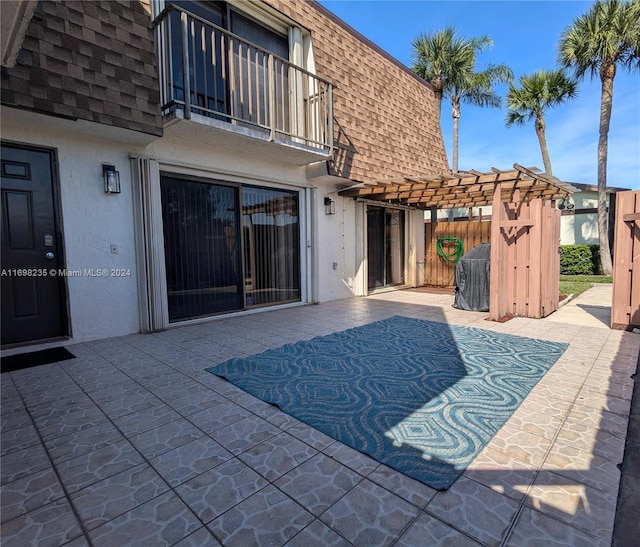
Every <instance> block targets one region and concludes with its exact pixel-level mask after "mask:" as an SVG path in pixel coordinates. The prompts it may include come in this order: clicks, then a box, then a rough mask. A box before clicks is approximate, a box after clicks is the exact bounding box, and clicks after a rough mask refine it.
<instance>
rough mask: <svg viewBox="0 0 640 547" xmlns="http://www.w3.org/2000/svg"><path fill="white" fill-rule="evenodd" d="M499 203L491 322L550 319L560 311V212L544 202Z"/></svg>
mask: <svg viewBox="0 0 640 547" xmlns="http://www.w3.org/2000/svg"><path fill="white" fill-rule="evenodd" d="M497 194H498V199H497V200H496V199H494V205H493V219H492V226H491V281H490V300H489V318H490V319H492V320H494V321H497V320H499V319H501V318H503V317H505V316H515V315H518V316H521V317H537V318H539V317H546V316H547V315H549V314H550V313H552V312H554V311H555V310H556V309H558V301H559V292H560V288H559V284H560V253H559V246H560V211H559V210H557V209H555V208H552V207H550V206H548V205H546V204H545V202H543V201H542V200H541V199H534V200H531V201H528V202H521V201H520V202H519V201H513V202H511V203H503V202H502V201H500V199H499V190H498V192H497Z"/></svg>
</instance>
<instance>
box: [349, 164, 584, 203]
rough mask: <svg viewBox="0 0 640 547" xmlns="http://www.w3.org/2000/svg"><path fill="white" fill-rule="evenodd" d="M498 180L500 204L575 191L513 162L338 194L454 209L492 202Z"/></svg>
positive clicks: (367, 184)
mask: <svg viewBox="0 0 640 547" xmlns="http://www.w3.org/2000/svg"><path fill="white" fill-rule="evenodd" d="M497 183H500V184H499V186H500V201H502V202H503V203H513V202H520V201H531V200H533V199H542V200H545V201H547V200H552V201H554V200H556V199H562V198H566V197H568V196H569V195H571V194H572V193H573V192H575V191H576V189H575V188H574V187H572V186H571V185H569V184H567V183H565V182H562V181H560V180H558V179H557V178H555V177H552V176H549V175H546V174H544V173H540V172H538V169H536V168H535V167H529V168H527V167H522V166H521V165H518V164H517V163H515V164H514V165H513V169H511V170H509V171H501V170H499V169H496V168H495V167H493V168H492V169H491V171H490V172H488V173H481V172H480V171H474V170H471V171H466V172H464V173H455V174H450V175H438V176H434V177H402V178H400V179H392V180H385V181H377V182H363V183H359V184H357V185H355V186H350V187H349V188H345V189H344V190H341V191H340V192H339V195H341V196H344V197H353V198H362V199H370V200H374V201H383V202H386V203H393V204H398V205H409V206H412V207H415V208H418V209H433V208H437V209H453V208H456V207H479V206H483V205H491V204H492V203H493V200H494V198H495V196H494V193H495V189H496V184H497Z"/></svg>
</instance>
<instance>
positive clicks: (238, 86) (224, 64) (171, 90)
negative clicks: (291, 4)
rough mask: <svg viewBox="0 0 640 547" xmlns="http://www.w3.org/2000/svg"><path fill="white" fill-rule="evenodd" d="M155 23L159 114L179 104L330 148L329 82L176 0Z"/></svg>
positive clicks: (186, 113) (186, 111)
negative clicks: (189, 10)
mask: <svg viewBox="0 0 640 547" xmlns="http://www.w3.org/2000/svg"><path fill="white" fill-rule="evenodd" d="M154 25H155V27H156V33H157V41H158V55H159V63H158V64H159V71H160V102H161V107H162V112H163V115H167V114H170V113H172V112H175V111H176V110H182V115H183V117H184V118H185V119H191V118H192V115H193V114H198V115H200V116H204V117H207V118H212V119H215V120H219V121H223V122H228V123H230V124H233V125H236V126H238V127H249V128H253V129H255V130H257V131H259V132H261V133H263V134H264V135H265V136H266V137H267V138H268V139H269V140H272V141H275V140H278V141H280V140H285V141H290V142H292V143H297V144H301V145H304V146H307V147H311V148H315V149H320V150H321V151H322V152H325V153H330V152H331V150H332V148H333V98H332V85H331V84H330V83H329V82H327V81H325V80H323V79H321V78H318V77H317V76H315V75H313V74H311V73H310V72H308V71H307V70H304V69H302V68H300V67H298V66H295V65H293V64H292V63H290V62H289V61H287V60H286V59H283V58H281V57H279V56H277V55H275V54H273V53H271V52H269V51H267V50H265V49H263V48H261V47H259V46H256V45H255V44H252V43H250V42H248V41H246V40H244V39H242V38H240V37H239V36H237V35H235V34H233V33H231V32H229V31H227V30H225V29H223V28H221V27H219V26H217V25H215V24H213V23H211V22H209V21H207V20H205V19H202V18H200V17H198V16H196V15H193V14H191V13H189V12H188V11H185V10H183V9H181V8H180V7H177V6H174V5H169V6H168V7H167V8H166V9H165V10H163V11H162V12H161V13H160V14H159V15H158V17H157V18H156V20H155V21H154Z"/></svg>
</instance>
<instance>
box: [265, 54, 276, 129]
mask: <svg viewBox="0 0 640 547" xmlns="http://www.w3.org/2000/svg"><path fill="white" fill-rule="evenodd" d="M268 59H269V60H268V62H267V65H268V67H269V129H270V131H269V140H270V141H274V140H275V139H276V87H275V85H276V84H275V80H274V72H275V66H274V64H273V55H272V54H271V53H270V54H269V57H268Z"/></svg>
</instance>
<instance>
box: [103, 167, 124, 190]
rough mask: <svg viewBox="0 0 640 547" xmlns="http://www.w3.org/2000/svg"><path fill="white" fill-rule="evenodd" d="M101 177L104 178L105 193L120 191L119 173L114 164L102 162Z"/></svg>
mask: <svg viewBox="0 0 640 547" xmlns="http://www.w3.org/2000/svg"><path fill="white" fill-rule="evenodd" d="M102 177H103V178H104V192H105V194H119V193H120V173H119V172H118V171H116V168H115V166H113V165H107V164H106V163H103V164H102Z"/></svg>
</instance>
